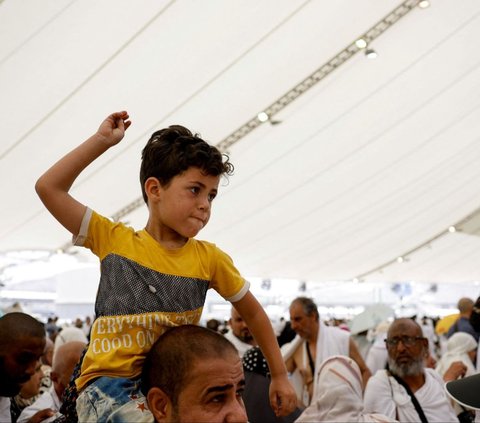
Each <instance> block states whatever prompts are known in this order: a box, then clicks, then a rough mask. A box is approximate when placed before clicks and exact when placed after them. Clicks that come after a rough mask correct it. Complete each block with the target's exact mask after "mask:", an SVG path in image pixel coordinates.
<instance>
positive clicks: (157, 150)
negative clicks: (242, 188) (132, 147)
mask: <svg viewBox="0 0 480 423" xmlns="http://www.w3.org/2000/svg"><path fill="white" fill-rule="evenodd" d="M224 157H225V158H226V160H225V162H224V161H223V158H224ZM190 167H196V168H198V169H200V170H201V171H202V172H203V173H204V174H205V175H210V176H221V175H223V174H227V175H230V174H232V173H233V165H232V164H231V163H230V162H229V161H228V157H227V156H224V155H222V153H220V151H219V150H218V149H217V148H216V147H214V146H212V145H209V144H208V143H207V142H206V141H204V140H203V139H201V138H200V137H199V136H197V135H196V134H195V135H194V134H192V132H190V130H188V129H187V128H185V127H183V126H181V125H172V126H169V127H168V128H164V129H161V130H159V131H156V132H154V133H153V134H152V136H151V137H150V139H149V140H148V142H147V145H146V146H145V147H144V149H143V151H142V164H141V167H140V183H141V186H142V195H143V199H144V200H145V203H147V204H148V195H147V192H146V189H145V182H146V181H147V179H149V178H156V179H157V180H158V181H159V183H160V184H161V185H162V186H163V187H166V186H168V184H169V183H170V181H171V180H172V179H173V178H174V177H175V176H177V175H180V174H182V173H184V172H185V171H186V170H187V169H188V168H190Z"/></svg>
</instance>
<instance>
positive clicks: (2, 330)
mask: <svg viewBox="0 0 480 423" xmlns="http://www.w3.org/2000/svg"><path fill="white" fill-rule="evenodd" d="M44 349H45V329H44V326H43V324H42V323H40V322H39V321H38V320H36V319H35V318H33V317H32V316H30V315H28V314H25V313H8V314H6V315H5V316H3V317H2V318H0V381H1V382H0V396H4V397H11V396H14V395H17V394H18V393H19V392H20V389H21V386H22V384H23V383H25V382H27V381H28V380H29V379H30V377H31V376H32V375H33V374H34V373H35V370H36V366H37V364H38V360H39V359H40V357H41V356H42V355H43V352H44Z"/></svg>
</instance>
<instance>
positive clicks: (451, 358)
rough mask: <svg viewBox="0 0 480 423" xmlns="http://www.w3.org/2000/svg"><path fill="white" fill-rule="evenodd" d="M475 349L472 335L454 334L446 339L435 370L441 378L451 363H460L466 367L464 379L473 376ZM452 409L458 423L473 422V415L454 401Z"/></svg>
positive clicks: (476, 345) (475, 342)
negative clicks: (462, 422)
mask: <svg viewBox="0 0 480 423" xmlns="http://www.w3.org/2000/svg"><path fill="white" fill-rule="evenodd" d="M477 347H478V344H477V341H476V340H475V338H474V337H473V336H472V335H470V334H469V333H466V332H455V333H454V334H453V335H452V336H450V338H448V341H447V343H446V351H445V353H444V354H443V355H442V357H441V358H440V360H439V361H438V363H437V366H436V367H435V370H436V371H437V372H438V373H440V375H441V376H442V377H443V375H444V374H445V372H446V371H447V369H448V368H449V367H450V365H451V364H452V363H453V362H455V361H461V362H462V363H463V364H465V366H466V367H467V371H466V372H465V377H466V376H471V375H474V374H475V373H476V370H475V365H474V363H475V361H476V355H477ZM453 407H454V409H455V412H456V413H457V416H459V420H460V421H472V420H473V413H472V412H471V411H470V410H468V409H466V408H465V407H462V406H461V405H460V404H459V403H457V402H456V401H455V402H453ZM470 413H472V414H470ZM461 416H463V417H467V419H465V420H463V417H462V418H461ZM460 418H461V419H460Z"/></svg>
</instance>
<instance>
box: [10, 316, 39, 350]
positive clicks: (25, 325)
mask: <svg viewBox="0 0 480 423" xmlns="http://www.w3.org/2000/svg"><path fill="white" fill-rule="evenodd" d="M45 335H46V333H45V327H44V325H43V323H42V322H40V321H38V320H37V319H35V318H34V317H32V316H30V315H29V314H26V313H20V312H15V313H7V314H5V315H4V316H2V317H1V318H0V354H3V353H4V351H5V350H6V349H7V348H8V347H9V345H10V344H11V343H14V342H16V340H17V339H18V338H19V337H32V338H45Z"/></svg>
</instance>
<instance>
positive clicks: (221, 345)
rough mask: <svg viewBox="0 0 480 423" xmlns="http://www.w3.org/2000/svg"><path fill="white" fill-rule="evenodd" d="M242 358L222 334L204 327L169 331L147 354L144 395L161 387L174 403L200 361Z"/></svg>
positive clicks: (184, 327) (143, 385) (143, 380)
mask: <svg viewBox="0 0 480 423" xmlns="http://www.w3.org/2000/svg"><path fill="white" fill-rule="evenodd" d="M230 354H234V355H236V356H238V351H237V350H236V348H235V347H234V346H233V344H232V343H231V342H230V341H229V340H228V339H226V338H225V337H224V336H222V335H221V334H219V333H217V332H214V331H213V330H211V329H207V328H205V327H202V326H196V325H182V326H177V327H174V328H172V329H169V330H167V332H165V333H164V334H163V335H161V336H160V337H159V338H158V340H157V341H156V342H155V344H154V345H153V346H152V348H151V350H150V352H149V353H148V354H147V357H146V359H145V363H144V365H143V371H142V392H143V393H144V395H145V396H146V395H147V393H148V391H149V390H150V388H153V387H158V388H160V389H161V390H162V391H163V392H164V393H165V394H166V395H168V397H169V398H170V400H171V401H172V403H173V404H177V403H178V397H179V395H180V393H181V391H182V389H183V387H184V386H185V385H186V384H187V382H188V380H189V375H190V373H191V370H192V368H193V367H194V365H195V362H196V361H197V360H204V359H208V358H212V357H214V358H218V357H220V358H222V357H227V356H229V355H230Z"/></svg>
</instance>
